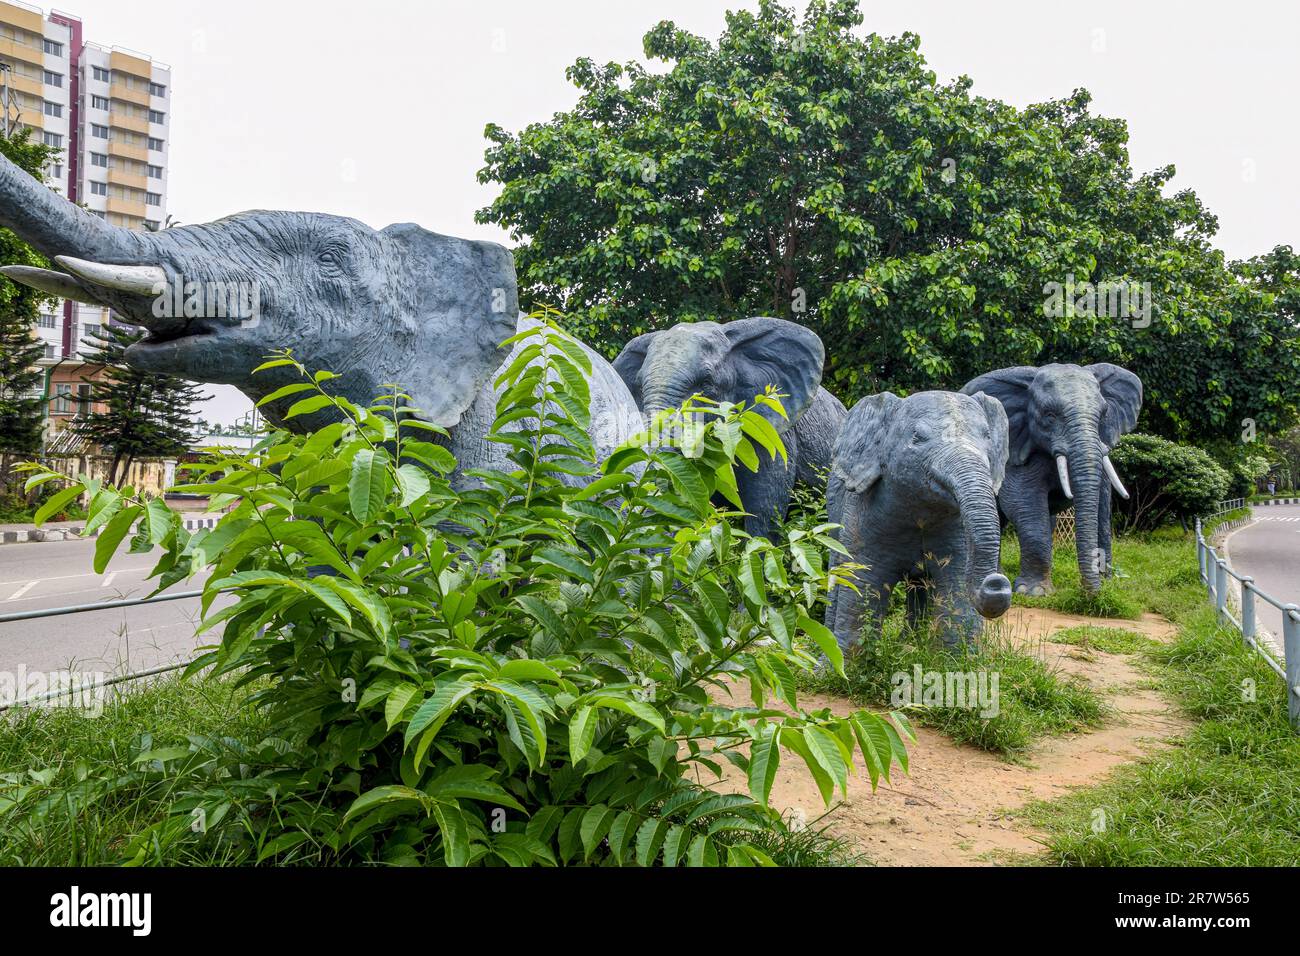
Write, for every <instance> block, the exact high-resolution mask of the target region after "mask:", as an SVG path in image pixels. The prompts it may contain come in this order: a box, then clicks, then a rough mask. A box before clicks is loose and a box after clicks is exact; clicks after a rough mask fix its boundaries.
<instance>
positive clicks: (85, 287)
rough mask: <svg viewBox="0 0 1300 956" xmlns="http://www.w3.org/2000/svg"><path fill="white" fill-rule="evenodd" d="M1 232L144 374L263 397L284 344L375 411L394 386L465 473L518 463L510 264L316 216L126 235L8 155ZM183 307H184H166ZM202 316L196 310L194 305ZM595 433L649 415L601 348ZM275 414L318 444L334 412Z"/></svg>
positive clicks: (602, 438) (278, 372)
mask: <svg viewBox="0 0 1300 956" xmlns="http://www.w3.org/2000/svg"><path fill="white" fill-rule="evenodd" d="M0 225H4V226H7V227H9V228H10V229H12V230H13V231H14V232H15V233H17V234H18V235H19V236H20V237H21V238H22V239H24V240H26V241H27V242H28V243H30V244H31V245H32V246H34V247H35V248H36V249H38V250H39V251H40V252H42V253H44V254H45V255H46V256H48V257H50V258H51V259H53V260H54V262H55V263H57V264H58V265H59V266H60V267H61V269H62V270H64V271H55V270H46V269H36V268H32V267H29V266H6V267H4V268H2V269H0V272H3V274H4V275H6V276H8V277H9V278H10V279H13V280H15V281H17V282H22V283H25V284H27V285H30V286H34V287H35V288H38V289H41V290H42V291H44V292H47V293H49V294H51V295H55V296H59V297H62V298H69V299H75V300H78V301H81V302H89V303H93V304H96V305H104V306H108V307H110V308H112V309H113V310H114V311H115V312H116V313H117V315H118V316H119V317H120V318H121V319H122V320H124V321H126V322H129V323H132V324H136V325H140V326H143V327H144V328H145V329H147V330H148V334H147V336H146V337H145V338H144V339H143V340H141V341H140V342H138V343H137V344H135V345H133V346H131V348H130V349H128V351H127V355H126V358H127V361H128V362H129V363H130V364H131V365H133V366H135V367H137V368H141V369H146V370H149V371H155V372H160V373H168V374H173V375H179V376H181V377H183V378H187V379H192V380H194V381H198V382H216V383H223V384H230V385H234V386H236V387H237V388H238V389H239V390H240V391H242V392H243V393H244V394H245V395H247V396H248V397H249V398H251V399H253V400H254V401H256V400H258V399H260V398H262V397H264V396H266V395H268V394H270V393H271V392H272V391H274V390H275V389H277V388H279V387H280V386H282V385H285V384H287V383H288V382H290V381H293V380H294V379H295V375H296V373H294V372H293V370H292V369H286V368H278V369H273V370H268V371H267V372H263V373H260V374H258V375H252V374H251V372H252V369H254V368H255V367H257V366H258V365H259V364H261V362H262V361H263V359H264V357H265V356H266V354H267V353H268V352H269V351H271V350H274V349H279V348H284V347H290V348H292V349H293V351H294V355H295V357H297V358H298V359H299V360H301V361H302V362H303V363H304V364H306V365H307V366H308V367H310V368H312V369H314V370H315V369H326V370H329V371H331V372H334V373H336V374H337V375H338V376H339V377H338V378H336V379H334V380H332V381H331V382H330V383H329V386H328V388H329V389H330V390H331V391H333V392H335V393H336V394H339V395H341V396H343V397H345V398H347V399H349V400H351V401H353V402H355V403H357V404H360V405H368V404H369V403H370V402H371V401H372V400H373V399H374V398H375V396H376V395H378V394H379V393H380V392H382V391H384V390H385V389H384V385H385V384H386V383H397V384H399V385H401V386H402V387H403V388H404V390H405V391H406V392H407V393H408V394H409V395H410V397H411V404H412V405H413V406H414V407H415V408H417V409H419V416H420V417H421V418H423V419H425V420H426V421H428V422H430V423H432V424H434V425H439V426H442V427H444V428H447V429H448V430H449V432H450V434H451V440H450V443H449V447H450V450H451V451H452V452H453V454H455V456H456V459H457V461H458V462H459V468H458V471H457V474H456V475H455V476H453V481H455V482H456V483H458V484H460V485H464V484H467V483H468V482H467V481H466V479H465V477H464V475H463V472H464V471H466V470H468V469H472V468H502V467H506V468H509V467H513V466H510V465H508V463H507V459H506V457H505V453H506V450H507V449H506V447H505V446H504V445H501V444H499V443H495V442H489V441H486V440H485V439H484V436H485V435H486V434H487V432H488V431H489V430H490V428H491V425H492V422H493V420H494V418H495V406H496V397H497V396H496V390H495V389H494V387H493V380H494V378H495V377H496V373H497V371H498V369H500V368H501V367H502V366H503V365H505V364H506V363H508V362H510V361H511V359H512V357H513V356H514V355H515V354H517V352H518V350H520V349H521V348H523V345H522V344H516V345H515V346H514V347H513V348H503V347H501V343H502V342H504V341H505V340H506V339H508V338H510V337H511V336H513V335H515V333H516V332H517V331H519V330H522V329H523V328H525V327H529V326H530V325H535V324H536V323H535V322H534V320H530V319H528V317H526V316H522V315H521V314H520V313H519V307H518V297H517V292H516V285H515V270H514V262H513V260H512V258H511V255H510V253H509V251H507V250H506V249H504V248H503V247H501V246H499V245H496V244H494V243H490V242H475V241H470V240H466V239H457V238H454V237H451V236H443V235H439V234H437V233H433V232H428V231H426V230H424V229H421V228H420V227H418V226H415V225H412V224H409V223H408V224H400V225H392V226H389V227H387V228H386V229H382V230H378V231H376V230H374V229H371V228H370V227H369V226H366V225H365V224H363V223H361V222H358V221H356V220H355V219H348V218H345V217H342V216H331V215H326V214H323V213H300V212H268V211H253V212H244V213H239V214H237V215H233V216H229V217H227V218H225V219H220V220H218V221H216V222H212V223H205V224H202V225H192V226H179V227H176V228H172V229H167V230H164V231H160V232H144V233H142V232H134V231H131V230H127V229H122V228H117V227H113V226H110V225H108V224H107V223H105V222H104V221H103V220H102V219H100V218H98V217H96V216H95V215H93V214H91V213H89V212H87V211H86V210H84V209H82V208H80V207H79V206H76V205H74V204H72V203H69V202H67V201H66V200H64V199H62V198H61V197H59V196H58V195H57V194H55V193H54V192H52V191H51V190H49V189H47V188H46V187H45V186H44V185H43V184H41V183H40V182H38V181H37V180H36V179H33V178H32V177H31V176H29V175H28V174H27V173H25V172H23V171H22V170H20V169H19V168H18V167H16V166H14V165H13V164H12V163H10V162H9V161H8V160H6V159H3V157H0ZM173 293H175V294H173ZM191 306H193V307H191ZM583 350H584V352H585V354H586V355H587V357H588V358H590V359H591V364H592V373H591V376H590V379H591V426H590V429H589V431H590V434H591V436H592V439H593V442H594V444H595V446H596V452H597V454H598V455H599V456H601V457H603V456H606V455H608V454H609V453H610V452H612V451H613V450H614V449H615V448H617V447H618V446H619V445H620V444H622V443H623V442H625V441H626V440H627V439H628V438H630V437H632V436H633V435H634V434H636V432H637V431H638V430H639V428H640V425H641V419H640V414H639V412H638V410H637V407H636V403H635V402H633V400H632V396H631V395H630V394H629V393H628V390H627V386H625V385H624V384H623V380H622V379H621V378H620V377H619V376H618V375H617V374H616V373H615V372H614V370H613V368H612V367H611V366H610V365H609V363H608V362H606V361H605V360H604V359H603V358H601V357H600V356H599V355H598V354H596V353H595V352H594V351H592V350H591V349H589V348H587V347H586V346H583ZM300 397H301V396H293V397H290V398H287V399H284V400H281V401H277V402H272V403H270V404H268V405H267V406H266V407H265V410H266V417H267V419H268V420H269V421H271V422H272V423H273V424H284V425H286V426H287V427H289V428H292V429H294V430H296V431H309V430H313V429H314V428H317V427H319V426H320V425H322V424H324V423H325V422H326V421H328V416H329V410H327V411H323V412H319V413H315V414H309V415H302V416H298V417H295V418H293V419H291V420H289V421H287V422H286V421H284V420H283V418H282V416H283V415H284V414H285V413H286V412H287V411H288V407H289V405H291V404H292V403H293V402H294V401H295V399H296V398H300Z"/></svg>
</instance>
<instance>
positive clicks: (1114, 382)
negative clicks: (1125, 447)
mask: <svg viewBox="0 0 1300 956" xmlns="http://www.w3.org/2000/svg"><path fill="white" fill-rule="evenodd" d="M1088 371H1089V372H1091V373H1092V374H1093V375H1094V376H1096V379H1097V384H1098V385H1099V386H1100V387H1101V397H1102V398H1104V399H1105V400H1106V409H1105V411H1104V412H1102V416H1101V440H1102V441H1104V442H1105V443H1106V447H1107V448H1114V447H1115V443H1116V442H1117V441H1119V440H1120V437H1121V436H1123V435H1127V434H1128V433H1129V432H1131V431H1132V430H1133V426H1134V425H1136V424H1137V420H1138V412H1140V411H1141V410H1142V379H1140V378H1138V377H1137V376H1136V375H1134V374H1133V373H1132V372H1130V371H1129V370H1128V369H1126V368H1120V367H1119V366H1118V365H1111V364H1110V363H1109V362H1098V363H1097V364H1096V365H1089V366H1088Z"/></svg>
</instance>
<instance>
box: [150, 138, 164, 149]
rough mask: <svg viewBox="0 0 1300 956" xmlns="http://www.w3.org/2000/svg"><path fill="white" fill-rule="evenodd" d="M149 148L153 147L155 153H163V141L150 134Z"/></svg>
mask: <svg viewBox="0 0 1300 956" xmlns="http://www.w3.org/2000/svg"><path fill="white" fill-rule="evenodd" d="M149 148H150V149H152V150H153V151H154V152H155V153H161V152H162V149H163V141H162V140H160V139H154V138H153V137H152V136H150V137H149Z"/></svg>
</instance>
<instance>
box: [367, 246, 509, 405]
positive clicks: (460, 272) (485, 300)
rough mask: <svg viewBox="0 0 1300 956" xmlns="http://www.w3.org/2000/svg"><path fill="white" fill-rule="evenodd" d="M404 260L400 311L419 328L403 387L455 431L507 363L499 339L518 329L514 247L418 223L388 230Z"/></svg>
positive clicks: (414, 402)
mask: <svg viewBox="0 0 1300 956" xmlns="http://www.w3.org/2000/svg"><path fill="white" fill-rule="evenodd" d="M383 234H384V236H386V237H387V238H388V239H389V240H391V241H392V243H393V246H394V248H395V250H396V252H397V253H398V255H399V257H400V261H399V262H398V263H397V264H396V266H395V267H396V268H397V269H398V270H400V271H401V275H400V276H399V277H398V279H397V280H396V281H397V282H398V284H399V286H400V287H401V289H402V292H401V297H402V298H404V299H405V300H406V301H403V302H401V304H400V308H401V310H402V311H403V313H405V314H406V315H409V316H410V317H411V319H412V323H413V325H414V326H415V329H416V337H417V338H416V340H417V343H418V344H417V346H416V348H417V349H418V350H419V354H418V355H415V356H413V361H412V363H411V365H412V371H411V373H410V374H411V381H405V382H403V383H402V384H403V385H404V386H406V388H407V391H408V392H409V393H410V395H411V398H412V400H413V401H412V403H413V404H414V405H415V406H416V407H417V408H419V409H420V412H421V415H422V417H423V418H425V419H426V420H427V421H429V422H431V423H433V424H434V425H440V426H442V427H443V428H451V427H452V426H453V425H456V424H457V423H458V422H459V421H460V417H461V415H462V414H464V412H465V410H466V409H467V408H469V406H470V405H471V404H473V402H474V399H475V398H476V397H477V396H478V393H479V392H480V391H481V390H482V389H483V387H484V386H485V385H487V384H488V382H489V381H490V380H491V378H492V375H493V373H494V372H496V370H497V369H498V368H499V367H500V366H501V363H502V362H504V361H505V359H506V356H507V355H508V354H509V349H508V348H502V346H501V343H502V342H504V341H505V340H506V339H508V338H510V337H511V336H512V335H514V334H515V332H516V331H517V329H518V326H519V294H518V290H517V288H516V285H515V264H514V259H513V258H512V257H511V255H510V252H509V250H507V249H506V248H505V247H504V246H499V245H497V244H496V243H494V242H478V241H473V240H469V239H458V238H456V237H455V236H443V235H440V234H438V233H436V232H429V231H428V230H427V229H422V228H421V227H419V226H417V225H415V224H413V223H400V224H397V225H392V226H389V227H388V228H386V229H384V230H383Z"/></svg>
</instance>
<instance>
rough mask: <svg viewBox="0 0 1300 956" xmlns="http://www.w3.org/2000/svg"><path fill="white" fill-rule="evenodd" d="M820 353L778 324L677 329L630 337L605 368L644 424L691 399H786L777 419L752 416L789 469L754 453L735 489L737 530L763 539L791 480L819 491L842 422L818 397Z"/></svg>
mask: <svg viewBox="0 0 1300 956" xmlns="http://www.w3.org/2000/svg"><path fill="white" fill-rule="evenodd" d="M825 357H826V353H825V350H824V349H823V347H822V341H821V339H820V338H818V336H817V333H815V332H813V331H812V330H811V329H806V328H804V327H803V326H802V325H798V324H797V323H794V322H787V321H785V320H784V319H769V318H751V319H737V320H735V321H733V322H725V323H717V322H683V323H682V324H680V325H675V326H673V327H672V328H670V329H665V330H663V331H661V332H650V333H647V334H646V335H639V336H637V337H636V338H634V339H633V340H632V341H631V342H629V343H628V344H627V345H626V346H625V347H624V349H623V351H622V352H621V353H619V356H618V358H616V359H614V369H615V371H617V372H618V374H619V375H621V376H622V377H623V381H624V382H626V383H627V387H628V389H629V390H630V391H631V393H632V398H633V399H634V400H635V401H636V403H637V404H638V405H639V406H640V407H641V409H642V411H644V412H645V413H646V414H648V415H649V414H654V413H655V412H659V411H662V410H664V409H666V408H676V407H678V406H680V405H681V404H682V403H683V402H685V401H686V400H687V399H689V398H690V397H691V396H692V395H697V394H698V395H703V396H705V397H706V398H710V399H713V400H714V401H718V402H746V403H751V404H752V403H753V401H754V396H755V395H760V394H762V393H763V392H764V391H766V389H767V387H768V386H769V385H773V386H776V388H777V390H778V391H779V392H780V393H782V394H783V395H785V396H786V397H785V398H783V399H782V400H781V404H782V407H783V408H784V409H785V412H786V417H785V418H782V417H781V416H780V415H779V414H777V413H776V412H775V411H774V410H772V409H770V408H766V407H762V406H760V407H759V408H758V409H757V410H758V411H759V412H761V413H762V414H763V415H764V416H765V417H766V418H767V419H768V420H769V421H770V422H771V423H772V425H773V426H774V427H775V428H776V430H777V432H778V434H780V436H781V440H782V442H783V443H784V444H785V446H786V455H787V458H788V462H789V464H788V465H787V463H786V462H784V461H782V460H781V459H780V458H775V459H772V458H768V457H766V456H765V453H764V452H763V451H762V450H761V449H760V450H759V467H758V471H757V472H751V471H750V470H749V469H747V468H744V467H739V468H737V469H736V484H737V488H738V490H739V492H740V500H741V503H742V504H743V505H744V508H745V511H746V512H747V517H746V518H745V530H746V531H748V532H749V533H750V534H753V535H762V536H764V537H768V538H770V537H772V536H773V534H774V532H775V531H776V526H777V519H778V518H784V517H785V514H786V510H787V509H788V507H789V504H790V491H791V489H792V488H793V487H794V483H795V481H796V480H799V481H803V482H805V483H806V484H808V485H811V486H812V487H813V488H816V489H821V488H823V487H824V486H825V483H826V473H827V472H828V471H829V469H830V463H831V451H832V449H833V447H834V443H835V437H836V436H837V435H838V434H839V430H840V425H841V424H842V423H843V421H844V416H845V415H846V414H847V413H846V412H845V410H844V405H843V404H842V403H841V402H840V400H839V399H838V398H836V397H835V396H834V395H832V394H831V393H830V392H828V391H826V389H824V388H822V387H821V380H822V363H823V362H824V361H825Z"/></svg>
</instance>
